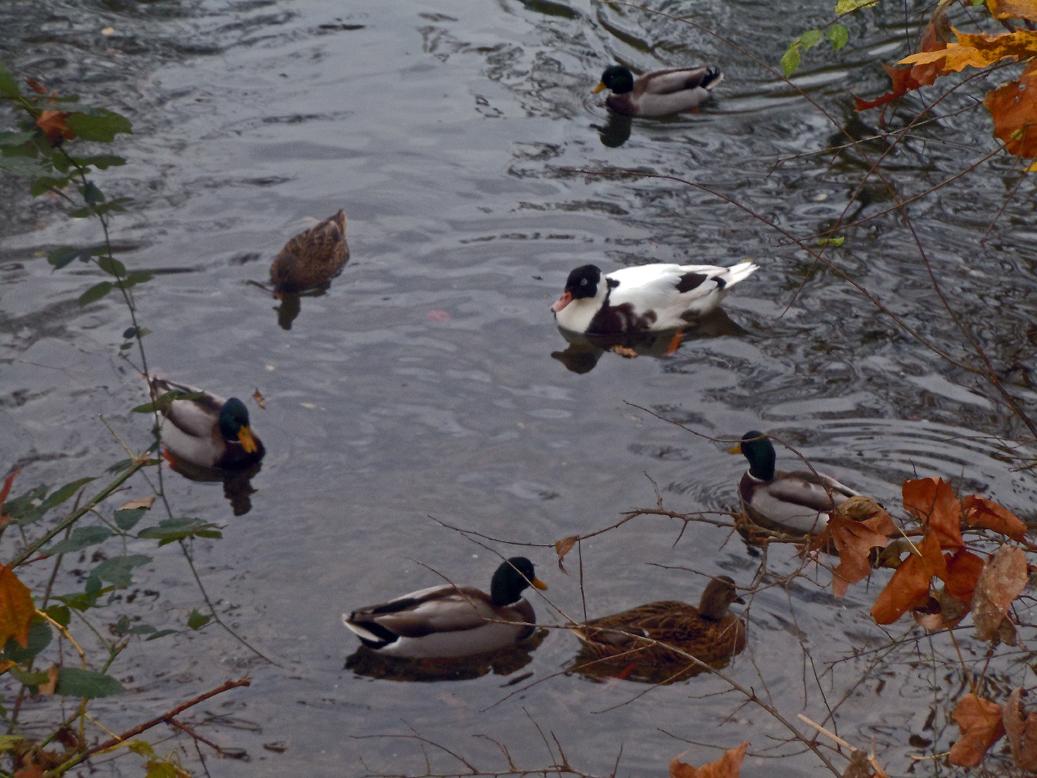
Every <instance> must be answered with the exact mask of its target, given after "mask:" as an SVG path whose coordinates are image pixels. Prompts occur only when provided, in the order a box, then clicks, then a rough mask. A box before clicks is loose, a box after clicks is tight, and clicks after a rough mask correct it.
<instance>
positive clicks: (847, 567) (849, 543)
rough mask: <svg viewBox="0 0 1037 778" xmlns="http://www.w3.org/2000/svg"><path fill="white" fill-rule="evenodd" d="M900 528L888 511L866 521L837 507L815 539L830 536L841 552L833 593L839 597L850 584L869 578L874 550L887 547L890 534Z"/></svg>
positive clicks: (838, 551)
mask: <svg viewBox="0 0 1037 778" xmlns="http://www.w3.org/2000/svg"><path fill="white" fill-rule="evenodd" d="M896 530H897V528H896V525H895V524H894V523H893V519H891V518H890V517H889V514H887V513H886V512H885V511H882V512H881V513H880V514H879V515H877V516H874V517H873V518H870V519H866V520H864V521H853V520H852V519H848V518H844V513H843V512H842V511H841V510H840V511H836V512H835V513H833V514H832V516H831V518H830V519H829V521H828V526H827V527H825V531H824V532H823V533H822V534H821V535H820V536H819V537H818V538H817V539H816V541H815V542H822V541H823V542H824V544H825V546H827V543H828V540H831V542H832V544H833V545H834V546H835V550H836V552H837V553H838V554H839V565H838V566H837V567H836V568H835V570H833V571H832V593H833V594H834V595H835V596H836V597H842V596H843V595H844V594H846V589H847V587H848V586H849V585H850V584H852V583H857V581H860V580H861V579H863V578H866V577H867V576H868V574H869V573H870V572H871V562H870V556H871V550H872V549H873V548H885V547H886V546H887V545H888V544H889V541H890V537H889V536H890V535H891V534H893V533H895V532H896Z"/></svg>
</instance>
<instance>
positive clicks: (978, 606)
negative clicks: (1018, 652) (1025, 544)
mask: <svg viewBox="0 0 1037 778" xmlns="http://www.w3.org/2000/svg"><path fill="white" fill-rule="evenodd" d="M1027 578H1028V576H1027V573H1026V553H1025V552H1024V551H1023V550H1022V549H1021V548H1017V547H1015V546H1001V548H999V549H998V550H997V553H995V554H994V556H992V557H991V558H990V559H989V560H988V561H987V563H986V565H985V566H984V567H983V572H982V573H980V576H979V580H978V581H977V582H976V593H975V596H974V597H973V601H972V620H973V621H974V622H975V623H976V634H977V636H978V637H979V639H980V640H993V639H994V638H996V637H999V627H1000V626H1001V622H1002V621H1004V618H1005V614H1006V612H1007V611H1008V606H1009V605H1011V604H1012V601H1013V600H1014V599H1015V598H1016V597H1018V596H1019V594H1020V593H1021V592H1022V590H1023V589H1024V588H1025V587H1026V581H1027Z"/></svg>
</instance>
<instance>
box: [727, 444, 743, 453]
mask: <svg viewBox="0 0 1037 778" xmlns="http://www.w3.org/2000/svg"><path fill="white" fill-rule="evenodd" d="M727 453H728V454H741V453H742V444H741V443H735V444H734V445H733V446H731V448H729V449H728V450H727Z"/></svg>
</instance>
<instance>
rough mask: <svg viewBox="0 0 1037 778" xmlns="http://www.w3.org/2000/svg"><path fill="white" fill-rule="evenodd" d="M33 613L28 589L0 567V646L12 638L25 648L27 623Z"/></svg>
mask: <svg viewBox="0 0 1037 778" xmlns="http://www.w3.org/2000/svg"><path fill="white" fill-rule="evenodd" d="M35 613H36V608H34V607H33V604H32V594H31V593H30V592H29V587H27V586H26V585H25V584H23V583H22V582H21V581H19V580H18V576H16V575H15V574H14V571H13V570H11V568H9V567H7V566H5V565H0V646H3V645H4V644H5V643H6V642H7V641H8V639H10V638H14V639H15V640H17V641H18V645H20V646H21V647H22V648H26V647H27V646H28V645H29V622H30V621H32V617H33V615H34V614H35Z"/></svg>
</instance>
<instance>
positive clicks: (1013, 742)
mask: <svg viewBox="0 0 1037 778" xmlns="http://www.w3.org/2000/svg"><path fill="white" fill-rule="evenodd" d="M1024 694H1026V692H1024V691H1023V690H1022V689H1021V688H1020V689H1013V690H1012V693H1011V694H1009V695H1008V699H1007V700H1005V701H1004V702H1003V703H1002V704H1001V717H1002V722H1003V723H1004V726H1005V732H1006V733H1007V734H1008V744H1009V745H1010V746H1011V747H1012V759H1014V760H1015V765H1016V767H1019V768H1021V769H1023V770H1029V771H1030V772H1037V713H1026V717H1025V718H1023V714H1024V713H1025V711H1024V710H1023V701H1022V697H1023V695H1024Z"/></svg>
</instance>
